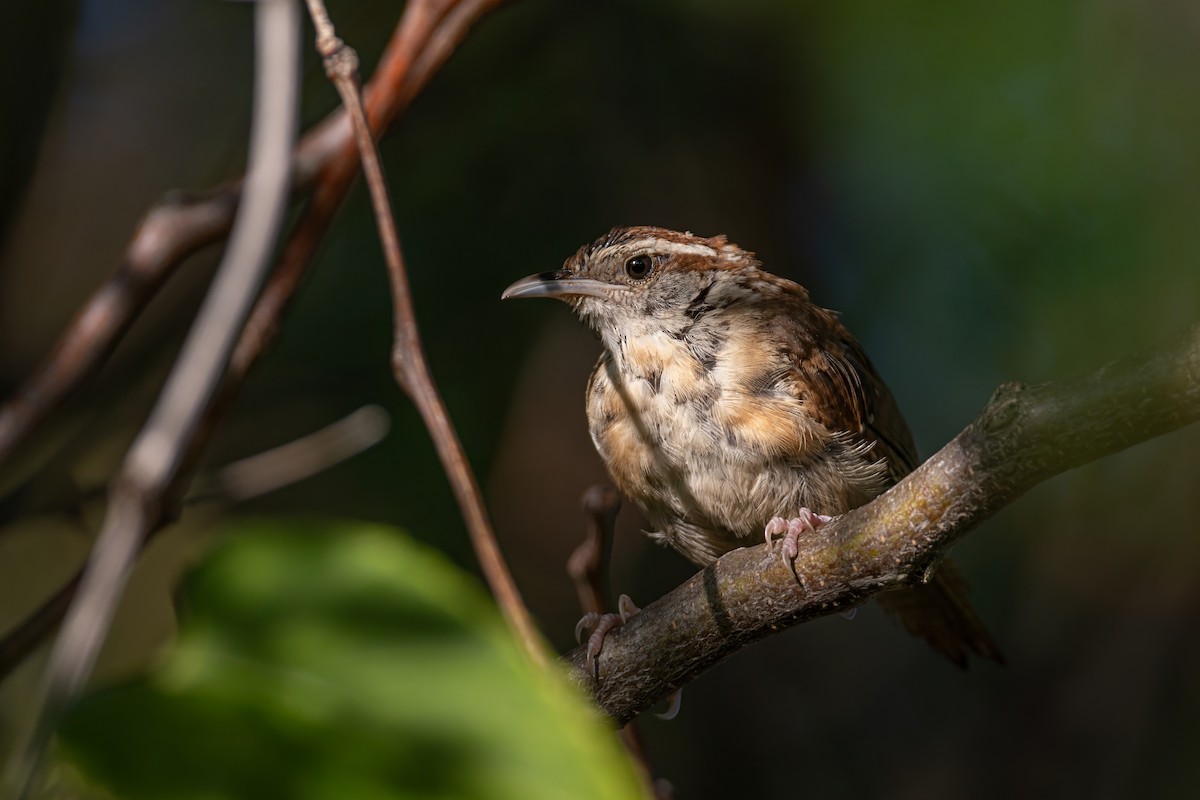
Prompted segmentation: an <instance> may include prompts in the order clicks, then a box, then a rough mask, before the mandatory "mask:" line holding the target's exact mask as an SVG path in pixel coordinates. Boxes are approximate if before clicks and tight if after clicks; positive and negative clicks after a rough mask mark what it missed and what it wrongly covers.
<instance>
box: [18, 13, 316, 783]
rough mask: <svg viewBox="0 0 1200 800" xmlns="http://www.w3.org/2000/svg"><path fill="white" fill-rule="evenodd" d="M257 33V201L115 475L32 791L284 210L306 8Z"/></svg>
mask: <svg viewBox="0 0 1200 800" xmlns="http://www.w3.org/2000/svg"><path fill="white" fill-rule="evenodd" d="M255 33H256V42H255V54H256V58H255V65H256V66H255V86H254V120H253V124H252V127H251V138H250V155H249V161H248V163H249V168H248V170H247V178H246V191H245V194H246V196H245V202H244V203H242V205H241V207H240V208H239V209H238V215H237V219H236V221H235V222H234V227H233V232H232V235H231V237H230V244H229V249H228V250H227V251H226V253H225V256H224V258H223V260H222V264H221V266H220V268H219V269H218V272H217V276H216V278H215V279H214V281H213V285H212V288H211V290H210V291H209V294H208V296H207V297H206V298H205V302H204V305H203V306H202V307H201V309H200V312H199V313H198V315H197V317H196V321H195V323H194V324H193V326H192V330H191V333H190V334H189V336H188V339H187V341H186V342H185V343H184V347H183V352H182V353H181V354H180V356H179V359H178V360H177V361H176V363H175V366H174V368H173V369H172V371H171V375H170V377H169V378H168V380H167V383H166V386H165V387H164V389H163V392H162V394H161V395H160V397H159V399H158V402H157V403H156V404H155V407H154V411H153V412H152V413H151V415H150V418H149V419H148V420H147V422H146V424H145V426H144V427H143V428H142V431H141V433H140V434H139V435H138V437H137V439H136V440H135V441H134V443H133V445H132V446H131V447H130V449H129V453H128V454H127V455H126V457H125V461H124V463H123V465H122V467H121V472H120V474H119V475H117V477H116V478H115V480H114V481H113V484H112V490H111V495H110V503H109V508H108V512H107V514H106V516H105V521H104V524H103V526H102V527H101V531H100V535H99V536H98V537H97V540H96V545H95V547H94V548H93V549H92V555H91V557H90V558H89V560H88V565H87V567H86V569H85V570H84V573H83V579H82V581H81V582H80V586H79V591H78V594H77V596H76V598H75V599H74V601H73V602H72V604H71V607H70V609H68V611H67V616H66V618H65V620H64V623H63V627H62V630H61V631H60V633H59V636H58V639H57V641H56V642H55V647H54V649H53V650H52V651H51V654H50V662H49V664H48V665H47V667H46V689H45V694H44V696H43V697H41V698H39V704H38V714H37V719H38V722H37V728H36V732H35V733H34V735H33V737H32V739H31V741H30V745H29V748H28V750H27V751H26V754H25V756H24V758H23V770H22V772H23V775H22V776H21V792H22V794H23V795H28V794H29V793H31V792H32V791H33V785H34V781H35V780H36V778H37V772H38V767H39V765H40V763H41V761H42V758H43V755H44V752H45V748H46V745H47V743H48V741H49V738H50V735H51V734H52V732H53V730H54V728H55V727H56V726H57V724H58V720H59V717H60V715H61V714H62V712H63V710H64V709H65V708H66V706H67V705H68V704H69V702H70V701H71V700H72V699H73V698H74V697H75V696H76V695H77V694H78V692H79V691H80V689H81V688H82V686H83V684H84V682H85V681H86V680H87V678H88V675H90V674H91V671H92V666H93V665H94V664H95V660H96V656H97V655H98V653H99V651H100V646H101V644H102V643H103V642H104V639H105V638H106V636H107V633H108V628H109V625H110V624H111V622H112V615H113V613H114V611H115V609H116V606H117V602H118V601H119V599H120V597H121V595H122V594H123V592H124V588H125V583H126V581H127V580H128V577H129V573H130V571H131V570H132V568H133V564H134V561H135V560H136V558H137V554H138V551H139V550H140V549H141V546H142V542H143V541H144V540H145V538H146V537H147V535H148V533H149V531H150V530H152V529H154V528H156V527H157V525H158V520H159V519H160V517H161V514H162V509H163V507H164V505H165V504H168V503H170V502H171V499H170V497H168V496H167V491H168V487H170V486H171V484H172V483H173V482H174V479H175V477H176V475H177V474H178V470H179V467H180V465H181V463H182V461H183V458H184V453H185V450H186V448H187V443H188V441H189V440H190V439H191V438H192V436H193V434H194V431H195V429H196V426H197V425H198V424H199V422H200V419H201V415H202V414H203V412H204V409H205V407H206V406H207V403H208V399H209V397H210V396H211V395H212V394H213V392H215V391H216V389H217V386H218V382H219V381H220V379H221V376H222V375H223V373H224V372H225V367H226V363H227V361H228V359H229V357H230V354H231V353H232V350H233V346H234V344H235V343H236V341H237V336H238V331H240V330H241V328H242V325H243V323H244V322H245V319H246V316H247V314H248V313H249V310H250V307H251V305H252V304H253V302H254V297H255V294H256V293H257V291H258V288H259V286H260V284H261V283H262V276H263V275H264V273H265V272H266V268H267V265H268V263H269V259H270V256H271V251H272V249H273V248H274V246H275V240H276V237H277V236H278V233H279V229H280V226H281V225H282V222H283V216H284V212H285V210H286V208H287V194H288V179H289V172H290V169H289V163H288V162H289V154H290V153H291V151H292V146H293V144H294V142H295V137H296V117H297V108H298V103H297V94H298V84H299V78H298V74H299V53H300V48H299V35H300V15H299V13H298V11H297V8H296V3H295V2H294V0H262V2H260V3H258V4H257V5H256V6H255Z"/></svg>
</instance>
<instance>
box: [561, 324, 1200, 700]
mask: <svg viewBox="0 0 1200 800" xmlns="http://www.w3.org/2000/svg"><path fill="white" fill-rule="evenodd" d="M1197 420H1200V325H1197V326H1196V327H1195V328H1193V330H1192V331H1191V332H1190V334H1189V335H1188V336H1187V337H1185V338H1184V339H1183V340H1182V341H1181V342H1179V343H1177V344H1175V345H1174V346H1169V347H1164V348H1162V349H1161V350H1159V351H1156V352H1155V353H1153V354H1151V355H1149V356H1148V357H1145V358H1130V359H1126V360H1124V361H1121V362H1117V363H1114V364H1111V365H1109V366H1107V367H1104V368H1103V369H1101V370H1098V371H1097V372H1094V373H1092V374H1091V375H1088V376H1085V377H1082V378H1076V379H1073V380H1067V381H1062V382H1057V383H1051V384H1044V385H1041V386H1023V385H1021V384H1005V385H1004V386H1001V387H1000V388H999V389H997V390H996V393H995V394H994V395H993V397H992V399H991V401H990V402H989V403H988V404H987V406H986V407H985V408H984V409H983V411H982V412H981V413H980V415H979V416H978V417H977V418H976V419H975V421H974V422H972V423H971V424H970V425H969V426H968V427H967V428H966V429H965V430H964V431H963V432H962V433H960V434H959V435H958V436H957V437H955V438H954V440H953V441H951V442H950V443H949V444H947V445H946V446H945V447H943V448H942V449H941V450H940V451H938V453H936V454H935V455H934V456H933V457H932V458H930V459H929V460H928V461H926V462H925V463H924V464H922V465H921V466H920V467H918V468H917V469H916V470H914V471H913V472H912V473H911V474H909V475H908V476H907V477H906V478H905V479H904V480H902V481H901V482H900V483H898V484H897V485H896V486H894V487H892V488H891V489H889V490H888V491H887V492H885V493H884V494H882V495H880V496H879V497H877V498H876V499H875V500H873V501H872V502H870V503H868V504H867V505H865V506H862V507H861V508H857V509H855V510H853V511H851V512H849V513H848V514H846V515H844V516H842V517H839V518H838V519H836V520H835V521H833V522H832V523H830V524H828V525H824V526H822V527H821V528H819V529H818V530H816V531H813V532H810V533H809V534H807V535H806V536H805V537H804V538H803V539H802V540H801V541H800V548H801V551H800V554H799V556H798V557H797V559H796V576H793V574H792V572H791V570H789V569H787V568H786V567H784V566H783V565H782V563H781V562H780V559H779V557H778V554H777V553H773V552H772V551H771V549H770V547H769V546H768V545H758V546H757V547H747V548H744V549H741V550H734V551H732V552H730V553H727V554H726V555H725V556H724V557H722V558H721V559H720V560H719V561H717V562H716V563H715V564H713V565H711V566H709V567H707V568H705V569H704V570H702V571H701V572H699V573H698V574H697V575H695V576H693V577H692V578H691V579H690V580H688V581H687V582H686V583H684V584H683V585H682V586H680V587H678V588H676V589H675V590H674V591H672V592H671V593H669V594H668V595H666V596H665V597H663V598H661V599H660V600H658V601H656V602H654V603H652V604H651V605H649V606H647V607H646V608H644V609H642V612H641V613H640V614H638V615H637V616H636V617H634V618H633V619H632V620H630V622H629V623H628V624H626V625H624V626H623V627H621V628H620V629H619V630H617V631H615V632H614V633H613V634H611V635H610V636H609V637H608V638H606V639H605V641H604V653H603V654H602V656H601V658H600V659H599V662H600V668H599V679H598V680H593V677H592V674H593V673H592V670H591V669H589V668H588V666H587V653H586V649H585V648H582V647H581V648H577V649H576V650H574V651H572V652H571V653H569V654H567V655H566V656H565V657H564V658H565V660H566V661H567V663H568V664H569V665H570V666H571V668H572V669H571V672H572V675H573V676H574V678H575V680H576V681H577V682H578V683H580V684H581V685H583V686H585V687H587V688H588V690H590V691H591V692H592V693H593V695H594V696H595V699H596V702H597V703H598V704H599V705H600V707H601V708H602V709H603V710H604V711H605V712H606V713H607V714H609V715H610V716H611V717H612V718H613V719H614V720H616V721H617V722H618V723H624V722H626V721H628V720H630V719H632V718H633V717H634V716H636V715H637V714H639V713H641V712H642V711H644V710H645V709H647V708H649V707H650V706H651V705H652V704H654V703H655V702H657V701H658V700H659V699H661V698H662V697H663V696H664V695H666V694H668V693H669V692H671V691H673V690H674V689H675V688H676V687H678V686H682V685H683V684H685V683H687V682H688V681H689V680H691V679H692V678H694V677H696V676H697V675H699V674H700V673H702V672H704V671H705V670H707V669H708V668H709V667H711V666H713V665H714V664H716V663H717V662H718V661H720V660H722V659H723V658H726V657H727V656H729V655H730V654H731V653H733V652H734V651H736V650H738V649H740V648H742V647H745V646H746V645H748V644H750V643H751V642H754V641H757V640H758V639H761V638H763V637H765V636H768V635H770V634H771V633H773V632H775V631H778V630H781V629H783V628H787V627H790V626H792V625H795V624H798V623H801V622H805V621H807V620H809V619H813V618H815V617H819V616H823V615H826V614H830V613H833V612H835V611H841V610H844V609H847V608H852V607H854V606H855V605H857V604H859V603H861V602H862V601H863V600H864V599H865V598H866V597H868V596H870V595H872V594H874V593H876V592H879V591H882V590H884V589H890V588H896V587H898V586H901V585H904V584H911V583H914V582H917V581H921V580H923V579H924V578H925V577H926V576H927V575H930V574H932V571H933V569H934V568H935V567H936V566H937V564H938V563H939V562H940V560H941V558H942V557H943V556H944V554H945V552H946V550H947V549H948V548H949V547H950V545H952V544H953V543H954V542H955V541H957V540H958V539H959V538H960V537H962V536H963V535H964V534H965V533H966V532H967V531H969V530H970V529H971V528H973V527H974V526H975V525H976V524H978V523H979V522H980V521H982V520H983V519H986V518H987V517H989V516H991V515H992V514H994V513H996V511H998V510H999V509H1000V508H1002V507H1004V506H1005V505H1007V504H1008V503H1011V502H1012V501H1014V500H1016V499H1017V498H1018V497H1020V496H1021V495H1022V494H1023V493H1024V492H1026V491H1027V490H1028V489H1030V488H1031V487H1033V486H1034V485H1036V484H1037V483H1039V482H1041V481H1043V480H1046V479H1047V478H1050V477H1051V476H1053V475H1057V474H1058V473H1060V472H1063V471H1065V470H1068V469H1071V468H1073V467H1077V466H1079V465H1081V464H1084V463H1086V462H1088V461H1093V460H1095V459H1098V458H1100V457H1102V456H1105V455H1108V454H1110V453H1114V452H1117V451H1119V450H1122V449H1124V448H1127V447H1130V446H1132V445H1134V444H1137V443H1139V442H1142V441H1145V440H1147V439H1150V438H1153V437H1155V436H1158V435H1161V434H1163V433H1167V432H1169V431H1173V430H1176V429H1178V428H1181V427H1183V426H1185V425H1189V424H1191V423H1193V422H1195V421H1197Z"/></svg>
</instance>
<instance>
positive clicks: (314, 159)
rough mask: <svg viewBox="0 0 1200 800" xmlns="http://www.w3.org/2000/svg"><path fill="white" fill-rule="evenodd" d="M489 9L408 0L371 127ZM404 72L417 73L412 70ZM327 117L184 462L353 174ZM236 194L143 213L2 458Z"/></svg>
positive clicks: (12, 410) (58, 608)
mask: <svg viewBox="0 0 1200 800" xmlns="http://www.w3.org/2000/svg"><path fill="white" fill-rule="evenodd" d="M493 5H495V3H494V2H492V3H480V2H470V0H465V2H462V3H460V2H456V0H446V1H445V2H437V1H434V2H416V3H413V4H411V6H410V7H408V8H406V11H405V14H404V15H403V16H402V17H401V20H400V21H399V23H398V24H397V28H396V32H395V34H394V35H393V37H392V42H391V44H390V46H389V50H388V52H387V53H385V56H384V60H383V62H382V63H381V64H380V65H379V69H378V70H377V72H376V77H375V79H374V80H373V81H372V83H371V85H370V86H369V87H368V91H367V97H366V103H367V104H368V105H367V112H368V114H371V115H372V118H373V119H374V120H375V124H376V130H382V128H383V127H384V126H385V125H386V124H387V123H388V122H390V121H391V120H392V119H393V118H394V117H395V116H396V114H398V113H399V112H400V110H402V108H403V107H404V106H405V105H406V104H407V103H408V102H410V101H411V99H412V98H413V96H415V94H416V91H418V90H419V88H420V86H422V85H423V84H424V82H425V81H427V80H428V79H429V78H430V77H431V76H432V74H433V73H434V72H435V71H436V69H437V68H438V67H439V66H440V65H441V64H442V63H443V62H444V61H445V59H446V58H448V57H449V55H450V53H451V52H452V51H453V48H454V46H456V45H457V43H458V42H460V41H461V40H462V37H463V36H465V35H466V31H467V30H468V29H469V28H470V26H471V25H472V24H473V23H474V22H475V20H476V19H477V17H478V15H479V14H482V13H483V12H484V11H486V10H487V9H488V8H490V7H491V6H493ZM452 12H454V13H452ZM410 67H411V68H413V69H414V70H415V71H414V72H410V71H409V69H410ZM372 101H374V102H373V103H372ZM337 120H338V118H337V117H336V115H335V116H331V118H330V119H328V120H326V121H325V122H324V123H322V124H321V125H320V126H318V127H317V128H316V129H315V130H314V131H313V132H312V133H310V134H309V135H308V136H306V137H305V139H304V140H303V141H302V142H301V145H300V147H299V148H298V154H297V157H296V160H295V166H294V168H298V169H297V171H296V177H297V178H298V179H299V180H298V183H297V184H296V185H297V187H298V188H299V189H305V188H311V189H312V196H311V198H310V202H309V204H308V205H307V206H306V208H305V211H304V213H303V214H302V215H301V217H300V219H299V221H298V222H297V223H296V225H295V227H294V229H293V231H292V233H291V235H290V237H289V239H288V241H287V243H286V245H285V246H284V248H283V251H282V254H281V256H280V258H279V261H278V263H277V265H276V266H275V268H274V270H273V271H272V273H271V275H270V276H269V277H268V279H267V282H266V285H265V286H264V288H263V290H262V292H261V293H260V295H259V298H258V300H257V302H256V303H255V305H254V307H253V309H252V310H251V312H250V315H249V318H248V320H247V322H246V324H245V327H244V329H243V330H242V332H241V335H240V338H239V340H238V342H237V345H236V347H235V349H234V352H233V355H232V358H231V360H230V363H229V365H228V368H227V371H226V375H225V377H224V379H223V381H222V384H221V386H220V389H219V391H218V393H217V395H216V396H215V397H214V398H213V399H212V401H211V402H209V403H207V404H206V405H205V412H204V416H203V419H202V420H201V421H200V423H199V426H198V428H197V429H196V431H195V432H194V435H193V436H192V437H191V438H190V440H189V441H188V443H187V448H188V449H187V452H186V453H185V454H184V456H183V461H184V463H185V464H186V463H190V462H193V461H195V460H196V459H197V458H198V457H199V455H200V451H201V449H202V448H203V446H204V443H205V442H207V440H208V438H209V436H210V435H211V432H212V429H213V427H214V425H215V424H216V423H217V421H218V419H219V418H220V416H221V414H222V413H223V412H224V411H225V410H226V409H227V408H228V407H229V405H230V403H231V402H232V400H233V398H234V397H235V396H236V394H237V391H238V389H239V387H240V386H241V383H242V381H243V380H244V379H245V377H246V374H247V373H248V372H249V370H250V367H251V366H252V365H253V364H254V363H255V362H256V361H257V360H258V358H260V357H261V356H262V355H263V354H264V353H265V352H266V351H267V349H268V348H269V347H270V344H271V343H272V341H273V340H274V337H275V336H276V335H277V334H278V330H279V325H280V321H281V318H282V315H283V313H284V312H285V310H286V308H287V304H288V302H289V301H290V299H291V297H292V295H293V293H294V292H295V291H296V289H297V287H298V286H299V283H300V279H301V278H302V276H303V274H304V271H305V269H306V268H307V266H308V265H309V263H310V262H311V259H312V256H313V252H314V251H315V249H316V247H317V246H318V244H319V243H320V241H321V238H322V237H323V236H324V235H325V233H326V232H327V230H328V226H329V223H330V221H331V219H332V216H333V214H334V212H335V211H336V210H337V208H338V207H339V206H340V204H341V202H342V200H343V199H344V197H345V194H346V192H347V190H348V188H349V185H350V183H351V182H352V181H353V179H354V176H355V174H356V173H357V168H358V163H359V162H358V159H357V151H356V146H355V143H354V141H353V138H352V135H351V129H350V127H349V125H348V124H346V123H345V121H344V120H343V122H342V125H341V130H342V131H343V135H342V137H340V138H335V137H333V136H331V134H330V133H329V132H330V131H334V130H337V129H338V126H339V123H338V121H337ZM308 182H311V183H312V185H311V187H309V186H308ZM240 192H241V184H240V182H239V183H235V184H231V185H230V186H229V188H227V189H223V190H217V191H216V192H215V193H213V194H211V195H208V196H206V197H205V198H203V199H198V200H195V201H187V200H182V199H181V198H180V197H179V196H178V195H170V196H168V199H167V200H165V201H163V203H162V204H160V205H158V206H156V207H155V208H154V209H152V210H151V212H149V214H148V215H147V217H146V219H145V221H144V222H143V223H142V224H141V225H140V226H139V228H138V231H137V233H135V235H134V239H133V241H132V242H131V243H130V245H129V248H128V250H127V257H126V261H125V262H124V263H123V264H122V266H121V267H120V268H119V269H118V271H117V273H116V274H115V275H114V277H113V278H112V279H111V280H110V281H109V282H108V283H106V284H105V285H104V286H103V287H101V289H100V290H98V291H97V293H96V294H95V295H93V297H92V299H91V300H90V301H89V303H88V305H87V306H86V307H85V308H84V309H83V310H82V311H81V312H80V313H79V315H77V317H76V318H75V320H74V321H73V322H72V323H71V325H70V326H69V328H68V331H67V333H66V334H64V337H63V339H61V340H60V343H59V345H57V346H56V348H55V349H54V350H53V351H52V352H51V354H50V355H49V356H48V357H47V361H46V363H45V365H44V366H43V367H42V368H40V369H39V370H38V371H37V373H35V375H34V377H33V378H32V379H31V381H30V383H29V384H28V385H27V386H25V387H23V388H22V389H19V390H18V392H17V394H16V397H15V398H14V399H13V400H12V401H11V402H10V403H9V404H8V405H7V406H6V407H5V409H6V410H4V411H0V462H2V461H3V456H4V455H6V454H7V452H11V449H12V448H14V447H15V446H16V445H18V444H19V443H20V442H21V441H22V439H23V438H24V437H25V436H26V435H28V434H29V433H30V432H32V431H33V430H34V429H35V428H36V426H37V424H38V423H40V422H41V421H42V420H44V419H45V418H46V417H47V416H48V415H49V413H51V412H52V411H53V410H54V408H55V407H56V406H57V405H58V403H59V402H61V400H62V399H63V398H64V397H65V396H66V395H67V394H69V393H70V392H73V391H75V390H76V389H77V388H78V387H79V385H80V384H81V383H82V382H83V381H85V380H86V379H87V378H88V377H89V376H90V375H91V373H92V372H93V371H94V369H95V368H97V367H98V366H99V365H100V364H101V363H102V362H103V359H104V358H105V357H106V356H107V355H108V354H109V353H110V352H111V349H112V347H113V345H114V344H115V341H116V339H119V337H120V335H121V334H122V333H123V332H124V331H125V330H126V329H127V328H128V325H129V324H130V322H131V321H132V319H133V318H134V317H135V316H136V314H137V313H138V312H139V311H140V310H141V308H142V307H144V305H145V304H146V303H147V302H149V301H150V300H151V299H152V297H153V290H154V289H155V288H156V287H157V286H158V285H159V280H158V279H159V278H161V277H164V276H165V273H166V272H167V271H168V270H169V269H170V268H173V267H174V266H175V265H176V264H177V263H179V261H180V260H182V259H183V258H184V257H186V256H187V255H189V254H190V253H192V252H194V250H195V249H197V248H198V247H199V246H202V245H203V244H205V243H207V242H208V241H209V240H210V238H214V237H215V238H220V237H221V236H224V235H225V234H226V233H228V230H229V226H230V225H231V224H232V215H233V213H234V211H235V210H236V208H237V204H236V202H233V201H235V200H236V199H237V198H238V197H239V195H240ZM226 215H228V218H226ZM35 401H36V402H35ZM6 447H7V448H8V450H5V448H6ZM161 513H162V514H164V515H165V519H164V520H163V521H166V520H169V519H171V518H172V517H173V516H174V513H175V512H174V511H172V510H171V506H170V504H169V503H168V504H167V505H166V506H165V507H164V508H163V509H162V512H161ZM160 527H161V522H158V523H154V524H150V525H148V526H146V528H147V534H148V535H154V533H155V532H156V531H157V530H158V529H159V528H160ZM78 582H79V575H75V576H73V577H72V578H71V579H70V580H68V581H67V582H66V583H65V584H63V585H62V586H61V587H60V588H59V589H57V590H56V591H55V592H54V593H53V594H52V595H51V597H49V598H48V599H47V600H46V601H44V602H43V603H42V605H41V606H39V607H38V608H37V609H36V610H35V611H34V612H33V613H32V614H30V615H29V616H28V617H27V618H26V619H25V620H23V621H22V622H21V623H20V624H19V625H17V626H16V627H15V628H13V629H12V630H11V631H10V632H9V634H7V635H6V636H5V637H4V639H3V640H0V667H3V669H0V674H2V673H4V672H7V671H8V670H9V669H11V668H12V667H15V666H16V665H17V664H19V663H20V661H21V660H23V659H24V658H25V657H26V656H27V655H28V654H29V653H30V652H31V651H32V649H33V648H34V647H35V646H36V645H37V644H38V643H39V642H40V641H41V640H42V639H43V638H44V637H45V636H46V635H48V634H49V633H50V631H52V630H53V627H54V626H55V625H56V624H57V623H58V622H59V621H60V620H61V618H62V616H63V614H64V613H65V611H66V609H67V607H68V605H69V603H70V599H71V597H72V596H73V594H74V592H75V591H76V590H77V589H78Z"/></svg>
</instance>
